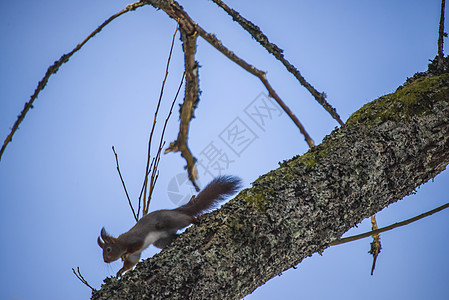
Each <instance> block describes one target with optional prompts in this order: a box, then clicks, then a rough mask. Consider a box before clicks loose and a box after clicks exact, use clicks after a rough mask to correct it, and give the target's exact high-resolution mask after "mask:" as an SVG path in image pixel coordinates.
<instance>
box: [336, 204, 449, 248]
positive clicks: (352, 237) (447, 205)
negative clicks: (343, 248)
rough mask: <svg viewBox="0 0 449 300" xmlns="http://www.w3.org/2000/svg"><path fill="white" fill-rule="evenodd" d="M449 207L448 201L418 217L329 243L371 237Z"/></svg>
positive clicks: (340, 242)
mask: <svg viewBox="0 0 449 300" xmlns="http://www.w3.org/2000/svg"><path fill="white" fill-rule="evenodd" d="M448 207H449V203H446V204H444V205H441V206H439V207H437V208H435V209H432V210H430V211H428V212H425V213H423V214H420V215H418V216H416V217H413V218H410V219H407V220H405V221H402V222H398V223H394V224H392V225H389V226H386V227H382V228H380V229H376V230H372V231H369V232H365V233H361V234H357V235H353V236H349V237H346V238H342V239H337V240H335V241H333V242H332V243H330V244H329V245H330V246H335V245H340V244H344V243H348V242H353V241H357V240H360V239H363V238H366V237H369V236H371V235H375V234H379V233H382V232H385V231H389V230H392V229H395V228H398V227H401V226H405V225H408V224H410V223H413V222H416V221H418V220H421V219H423V218H425V217H428V216H431V215H433V214H434V213H437V212H439V211H442V210H443V209H446V208H448Z"/></svg>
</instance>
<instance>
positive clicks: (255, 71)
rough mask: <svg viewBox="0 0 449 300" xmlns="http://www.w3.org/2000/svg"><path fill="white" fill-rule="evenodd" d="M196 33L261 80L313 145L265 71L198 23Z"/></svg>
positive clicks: (307, 140) (271, 95) (310, 144)
mask: <svg viewBox="0 0 449 300" xmlns="http://www.w3.org/2000/svg"><path fill="white" fill-rule="evenodd" d="M197 30H198V33H199V34H200V36H201V37H202V38H204V39H205V40H206V41H207V42H209V44H211V45H212V46H213V47H215V49H217V50H218V51H220V52H221V53H222V54H224V55H225V56H226V57H227V58H229V59H230V60H232V61H233V62H235V63H236V64H238V65H239V66H240V67H242V68H243V69H245V70H246V71H248V72H249V73H251V74H253V75H254V76H256V77H257V78H259V79H260V81H262V83H263V85H264V86H265V88H266V89H267V90H268V92H269V96H270V97H272V98H274V100H276V102H277V103H278V104H279V105H280V106H281V107H282V109H283V110H284V111H285V112H286V113H287V115H288V116H289V117H290V119H292V121H293V122H294V123H295V124H296V126H297V127H298V128H299V131H300V132H301V133H302V134H303V135H304V138H305V140H306V142H307V144H308V145H309V147H310V148H312V147H313V146H314V143H313V140H312V138H311V137H310V136H309V134H308V133H307V131H306V130H305V128H304V126H303V125H302V124H301V122H300V121H299V120H298V118H297V117H296V116H295V114H294V113H293V112H292V111H291V110H290V108H289V107H288V106H287V105H286V104H285V103H284V101H282V99H281V98H280V97H279V96H278V94H277V93H276V91H275V90H274V89H273V88H272V87H271V85H270V83H269V82H268V80H267V78H266V76H265V72H263V71H261V70H259V69H256V68H255V67H254V66H252V65H250V64H248V63H247V62H245V61H244V60H243V59H241V58H239V57H238V56H237V55H235V54H234V52H232V51H231V50H229V49H228V48H226V47H225V46H223V44H222V42H221V41H219V40H218V39H217V38H216V37H215V36H214V35H213V34H210V33H207V32H206V31H204V30H203V29H202V28H201V27H200V26H199V25H198V26H197Z"/></svg>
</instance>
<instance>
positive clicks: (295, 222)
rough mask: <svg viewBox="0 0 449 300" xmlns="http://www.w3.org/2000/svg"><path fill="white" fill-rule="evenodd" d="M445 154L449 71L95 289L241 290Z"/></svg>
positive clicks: (403, 190)
mask: <svg viewBox="0 0 449 300" xmlns="http://www.w3.org/2000/svg"><path fill="white" fill-rule="evenodd" d="M448 163H449V75H448V74H443V75H440V76H432V77H423V78H419V79H417V80H415V81H414V82H412V83H410V84H408V85H406V86H404V87H402V88H400V89H398V90H397V91H396V92H395V93H393V94H390V95H386V96H383V97H381V98H379V99H377V100H375V101H373V102H371V103H368V104H367V105H365V106H364V107H362V108H361V109H360V110H358V111H357V112H356V113H354V115H353V116H351V117H350V118H349V120H348V121H347V122H346V124H345V126H343V127H342V128H340V129H336V130H334V131H333V132H332V133H331V134H330V135H328V136H327V137H326V138H325V139H324V140H323V142H322V143H321V144H320V145H318V146H316V147H314V148H312V149H311V150H309V152H307V153H306V154H304V155H302V156H296V157H293V158H291V159H289V160H287V161H284V162H283V163H281V164H280V166H279V168H278V169H276V170H273V171H271V172H269V173H267V174H265V175H263V176H261V177H260V178H258V179H257V180H256V181H255V182H254V183H253V186H252V187H251V188H249V189H246V190H243V191H241V192H240V193H239V195H237V196H236V197H235V198H234V199H233V200H231V201H229V202H228V203H227V204H225V205H224V206H223V207H222V208H221V209H219V210H217V211H214V212H212V213H211V214H210V215H209V216H208V217H206V218H204V219H202V220H201V221H200V222H199V224H196V225H194V226H192V227H190V228H188V229H187V230H186V232H184V233H183V234H182V235H181V236H180V238H178V239H177V240H175V241H174V242H173V243H172V244H171V245H170V246H169V247H167V248H166V249H164V250H163V251H161V252H160V253H159V254H157V255H155V256H153V257H152V258H150V259H147V260H145V261H143V262H141V263H139V264H138V265H137V267H136V269H135V270H133V271H130V272H128V273H127V274H125V276H124V277H123V278H122V279H120V280H117V279H115V278H107V279H106V280H105V284H104V285H103V286H102V288H101V289H100V290H99V291H97V292H94V293H93V296H92V299H165V298H170V299H239V298H242V297H243V296H245V295H247V294H249V293H251V292H252V291H253V290H254V289H255V288H257V287H258V286H260V285H261V284H263V283H265V282H266V281H267V280H269V279H270V278H272V277H274V276H276V275H277V274H279V273H280V272H282V271H284V270H286V269H289V268H290V267H292V266H295V265H297V264H298V263H300V262H301V261H302V260H303V259H304V258H306V257H308V256H311V255H312V254H313V253H315V252H322V251H323V250H324V249H325V248H326V247H328V245H329V244H330V243H331V242H332V241H333V240H335V239H337V238H339V237H340V236H341V235H342V234H343V233H344V232H346V231H347V230H349V229H350V228H351V227H353V226H354V225H356V224H357V223H359V222H360V221H362V220H363V219H364V218H366V217H369V216H371V215H372V214H374V213H376V212H378V211H380V210H382V209H383V208H384V207H386V206H388V205H389V204H391V203H393V202H395V201H397V200H399V199H402V198H403V197H404V196H406V195H407V194H409V193H411V192H412V191H413V190H414V189H415V188H416V187H418V186H419V185H421V184H423V183H424V182H426V181H428V180H429V179H431V178H433V177H435V176H436V175H437V174H438V173H440V172H441V171H443V170H444V169H445V168H446V166H447V164H448Z"/></svg>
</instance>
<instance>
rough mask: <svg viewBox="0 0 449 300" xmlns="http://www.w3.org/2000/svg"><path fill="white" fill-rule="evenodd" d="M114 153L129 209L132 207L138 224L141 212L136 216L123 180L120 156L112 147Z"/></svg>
mask: <svg viewBox="0 0 449 300" xmlns="http://www.w3.org/2000/svg"><path fill="white" fill-rule="evenodd" d="M112 151H113V152H114V155H115V163H116V165H117V172H118V175H119V176H120V180H121V181H122V186H123V189H124V190H125V194H126V198H127V199H128V204H129V207H131V210H132V212H133V216H134V219H135V220H136V222H137V221H139V216H138V214H139V212H137V215H136V212H135V211H134V207H133V205H132V203H131V199H130V198H129V195H128V190H127V189H126V185H125V181H124V180H123V177H122V173H121V172H120V166H119V164H118V156H117V153H116V152H115V148H114V146H112Z"/></svg>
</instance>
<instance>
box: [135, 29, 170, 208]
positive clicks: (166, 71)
mask: <svg viewBox="0 0 449 300" xmlns="http://www.w3.org/2000/svg"><path fill="white" fill-rule="evenodd" d="M178 27H179V24H176V29H175V33H174V34H173V38H172V41H171V46H170V52H169V55H168V59H167V65H166V67H165V76H164V79H163V81H162V87H161V92H160V94H159V99H158V102H157V106H156V111H155V112H154V118H153V126H152V128H151V132H150V138H149V139H148V151H147V165H146V169H145V178H144V183H143V186H144V189H143V198H142V199H143V203H142V207H143V208H142V214H143V215H145V214H146V213H148V206H149V204H150V197H151V196H150V197H149V198H148V200H146V199H147V186H148V175H149V174H150V170H151V169H150V160H151V143H152V140H153V134H154V129H155V127H156V123H157V115H158V112H159V107H160V106H161V102H162V96H163V94H164V88H165V82H166V80H167V77H168V68H169V66H170V60H171V56H172V53H173V46H174V44H175V37H176V33H177V32H178ZM154 167H155V165H153V168H154ZM156 168H157V167H156ZM150 195H151V194H150ZM139 205H140V198H139Z"/></svg>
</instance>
